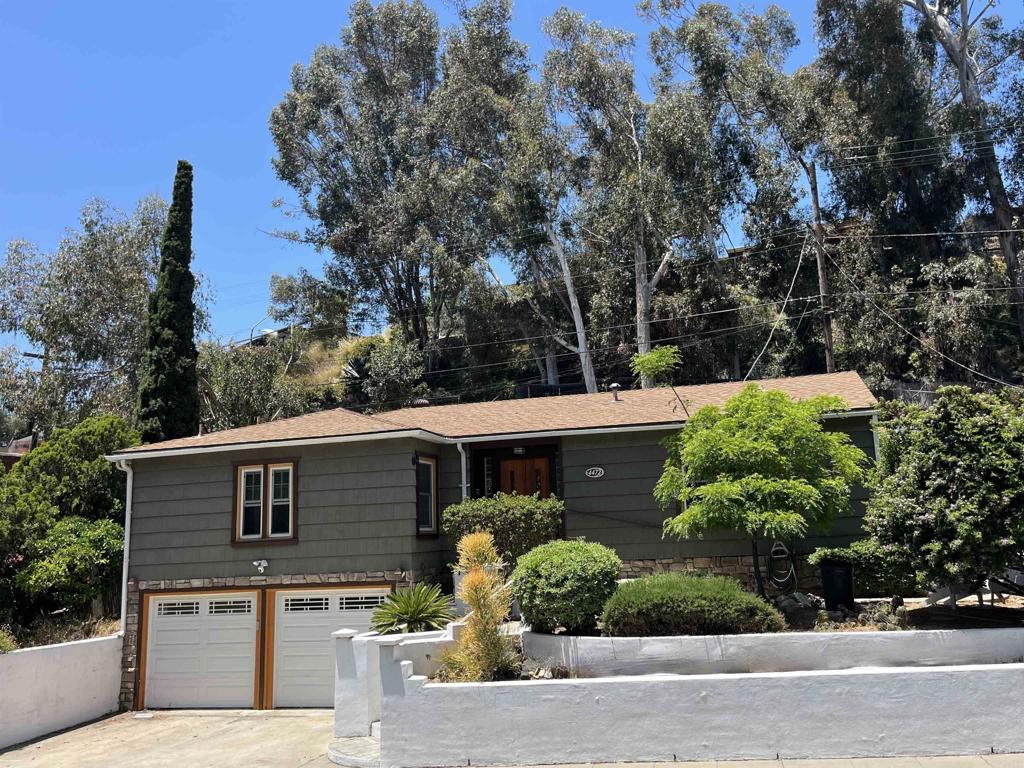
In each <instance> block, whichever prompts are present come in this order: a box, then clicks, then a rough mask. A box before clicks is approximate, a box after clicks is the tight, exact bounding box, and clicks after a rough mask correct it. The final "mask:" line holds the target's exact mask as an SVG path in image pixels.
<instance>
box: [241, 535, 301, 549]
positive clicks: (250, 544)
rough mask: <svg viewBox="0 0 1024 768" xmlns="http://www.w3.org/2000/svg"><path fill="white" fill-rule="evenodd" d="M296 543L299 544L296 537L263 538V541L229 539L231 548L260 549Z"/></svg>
mask: <svg viewBox="0 0 1024 768" xmlns="http://www.w3.org/2000/svg"><path fill="white" fill-rule="evenodd" d="M298 543H299V537H298V536H288V537H285V536H275V537H274V538H272V539H271V538H265V539H239V538H233V539H231V546H232V547H262V546H267V545H268V544H269V545H271V546H273V545H275V544H298Z"/></svg>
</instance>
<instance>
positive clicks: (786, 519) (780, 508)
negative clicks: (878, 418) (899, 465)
mask: <svg viewBox="0 0 1024 768" xmlns="http://www.w3.org/2000/svg"><path fill="white" fill-rule="evenodd" d="M845 407H846V406H845V404H844V403H843V401H842V400H841V399H840V398H838V397H830V396H821V397H815V398H811V399H809V400H802V401H796V400H792V399H791V398H790V397H789V396H787V395H786V394H784V393H782V392H777V391H762V390H761V389H759V387H758V386H757V385H756V384H751V385H749V386H747V387H745V388H744V389H743V390H742V392H740V394H738V395H736V396H735V397H733V398H732V399H730V400H729V401H728V402H727V403H726V404H725V406H724V407H722V408H719V407H717V406H706V407H704V408H701V409H700V410H699V411H697V413H696V414H694V416H693V417H692V418H691V419H689V420H688V421H687V423H686V425H685V426H684V427H683V429H682V431H681V432H679V434H677V435H674V436H673V437H670V438H669V439H668V440H667V441H666V446H667V448H668V453H669V455H668V458H667V459H666V461H665V470H664V472H663V474H662V476H661V478H660V479H659V480H658V484H657V486H656V487H655V491H654V493H655V496H656V497H657V498H658V499H659V501H661V503H662V505H663V506H665V507H666V508H668V507H669V506H671V505H675V504H677V503H679V504H681V507H682V511H681V512H679V514H677V515H675V516H674V517H670V518H669V519H667V520H666V521H665V524H664V531H665V535H666V536H677V537H679V538H692V537H698V538H700V537H703V536H704V534H706V533H709V532H712V531H739V532H741V533H743V534H746V535H747V536H749V537H750V542H751V551H752V553H753V555H754V576H755V579H756V581H757V589H758V592H759V593H760V594H761V595H762V596H764V594H765V591H764V582H763V580H762V578H761V569H760V566H759V564H758V559H759V558H758V555H759V553H758V541H759V540H760V539H762V538H772V539H792V538H798V537H802V536H804V535H805V534H806V533H807V531H808V529H809V528H810V527H811V526H814V527H817V528H825V527H826V526H828V525H829V524H830V523H831V522H832V520H833V518H834V517H835V516H836V515H837V514H838V513H840V512H842V511H843V510H845V509H846V508H847V507H848V505H849V502H850V491H851V486H852V485H853V484H854V483H856V482H857V481H858V480H860V479H861V477H862V475H863V467H864V465H865V463H866V461H867V457H866V456H865V455H864V453H863V452H861V450H860V449H859V448H857V447H856V446H854V445H853V444H852V443H851V442H850V437H849V435H846V434H844V433H842V432H828V431H826V430H825V429H824V428H823V426H822V421H821V420H822V416H823V415H824V414H825V413H830V412H835V411H840V410H843V409H844V408H845Z"/></svg>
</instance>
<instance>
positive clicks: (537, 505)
mask: <svg viewBox="0 0 1024 768" xmlns="http://www.w3.org/2000/svg"><path fill="white" fill-rule="evenodd" d="M564 512H565V504H563V503H562V500H561V499H556V498H550V499H541V498H540V497H538V496H536V495H534V496H518V495H516V494H514V493H512V494H509V493H498V494H496V495H494V496H491V497H489V498H482V499H466V500H465V501H463V502H460V503H459V504H452V505H451V506H450V507H447V508H446V509H445V510H444V514H443V515H442V516H441V530H442V531H444V533H445V534H446V535H447V536H448V537H449V538H450V539H451V540H452V541H459V540H461V539H462V537H463V536H465V535H466V534H469V533H474V532H476V531H485V532H487V533H489V534H491V536H493V537H494V545H495V546H496V547H497V548H498V553H499V554H500V555H501V556H502V558H503V559H504V560H505V562H507V563H514V562H515V561H516V560H518V559H519V558H520V557H521V556H522V555H524V554H526V553H527V552H529V551H530V550H531V549H533V548H534V547H536V546H539V545H541V544H543V543H545V542H547V541H551V540H552V539H553V538H555V537H556V536H558V530H559V528H560V527H561V525H562V515H563V513H564Z"/></svg>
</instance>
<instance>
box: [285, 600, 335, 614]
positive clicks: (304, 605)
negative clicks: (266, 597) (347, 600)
mask: <svg viewBox="0 0 1024 768" xmlns="http://www.w3.org/2000/svg"><path fill="white" fill-rule="evenodd" d="M329 601H330V598H327V597H286V598H285V599H284V610H285V613H311V612H314V613H320V612H322V611H327V610H330V604H329Z"/></svg>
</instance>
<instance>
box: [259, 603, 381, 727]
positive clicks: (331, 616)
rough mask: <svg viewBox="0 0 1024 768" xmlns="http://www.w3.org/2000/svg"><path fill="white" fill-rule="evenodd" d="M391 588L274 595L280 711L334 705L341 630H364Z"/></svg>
mask: <svg viewBox="0 0 1024 768" xmlns="http://www.w3.org/2000/svg"><path fill="white" fill-rule="evenodd" d="M389 592H390V589H388V588H387V587H379V588H366V589H362V588H361V589H321V590H281V591H278V592H276V594H275V597H274V651H273V652H274V702H273V706H275V707H328V708H329V707H333V706H334V641H333V640H332V639H331V633H332V632H334V631H335V630H338V629H355V630H358V631H360V632H365V631H366V630H368V629H369V628H370V618H371V617H372V616H373V611H374V609H375V608H376V607H377V606H379V605H380V604H381V603H382V602H384V598H385V597H386V596H387V595H388V593H389Z"/></svg>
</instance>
